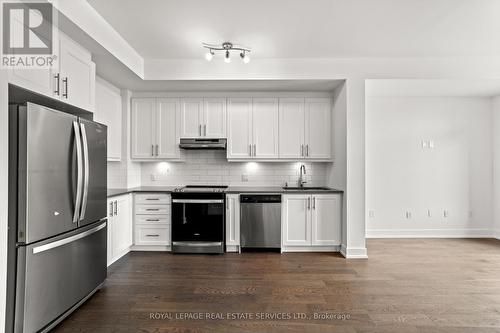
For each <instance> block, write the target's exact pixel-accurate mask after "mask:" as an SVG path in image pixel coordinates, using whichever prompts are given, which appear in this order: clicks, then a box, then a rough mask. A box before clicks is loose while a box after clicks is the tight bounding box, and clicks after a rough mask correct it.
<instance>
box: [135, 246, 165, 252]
mask: <svg viewBox="0 0 500 333" xmlns="http://www.w3.org/2000/svg"><path fill="white" fill-rule="evenodd" d="M130 250H131V251H157V252H158V251H171V248H170V246H165V245H132V247H131V249H130Z"/></svg>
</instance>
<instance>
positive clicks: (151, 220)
mask: <svg viewBox="0 0 500 333" xmlns="http://www.w3.org/2000/svg"><path fill="white" fill-rule="evenodd" d="M146 221H148V222H160V219H146Z"/></svg>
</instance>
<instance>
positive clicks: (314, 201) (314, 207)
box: [313, 197, 316, 209]
mask: <svg viewBox="0 0 500 333" xmlns="http://www.w3.org/2000/svg"><path fill="white" fill-rule="evenodd" d="M313 209H316V197H313Z"/></svg>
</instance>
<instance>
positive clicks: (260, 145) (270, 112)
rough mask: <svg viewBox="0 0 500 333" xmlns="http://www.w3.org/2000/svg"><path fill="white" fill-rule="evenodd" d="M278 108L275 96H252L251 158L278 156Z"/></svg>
mask: <svg viewBox="0 0 500 333" xmlns="http://www.w3.org/2000/svg"><path fill="white" fill-rule="evenodd" d="M278 121H279V108H278V99H277V98H254V99H253V108H252V128H253V129H252V142H253V147H252V148H253V158H261V159H268V158H269V159H274V158H278V155H279V154H278V149H279V143H278V142H279V134H278V128H279V127H278Z"/></svg>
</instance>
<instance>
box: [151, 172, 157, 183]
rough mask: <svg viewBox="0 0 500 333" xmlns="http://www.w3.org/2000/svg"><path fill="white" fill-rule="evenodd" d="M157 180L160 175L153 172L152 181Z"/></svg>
mask: <svg viewBox="0 0 500 333" xmlns="http://www.w3.org/2000/svg"><path fill="white" fill-rule="evenodd" d="M157 180H158V176H157V175H155V174H154V173H152V174H151V181H152V182H155V181H157Z"/></svg>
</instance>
